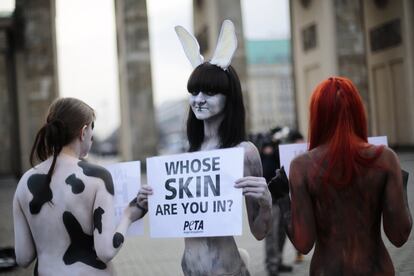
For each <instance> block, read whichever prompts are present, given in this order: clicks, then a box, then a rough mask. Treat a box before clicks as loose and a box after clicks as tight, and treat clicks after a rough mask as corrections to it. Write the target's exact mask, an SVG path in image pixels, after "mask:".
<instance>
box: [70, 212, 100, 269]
mask: <svg viewBox="0 0 414 276" xmlns="http://www.w3.org/2000/svg"><path fill="white" fill-rule="evenodd" d="M63 224H64V225H65V228H66V231H67V232H68V234H69V237H70V245H69V247H68V249H66V252H65V254H64V255H63V262H64V263H65V264H66V265H71V264H74V263H76V262H81V263H84V264H86V265H89V266H92V267H94V268H96V269H105V268H106V264H105V263H104V262H102V261H101V260H99V259H98V256H97V255H96V251H95V248H94V244H93V236H91V235H88V234H85V233H84V232H83V230H82V227H81V225H80V224H79V222H78V221H77V219H76V218H75V217H74V216H73V214H72V213H71V212H68V211H66V212H64V213H63Z"/></svg>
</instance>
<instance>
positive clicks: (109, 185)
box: [78, 161, 115, 195]
mask: <svg viewBox="0 0 414 276" xmlns="http://www.w3.org/2000/svg"><path fill="white" fill-rule="evenodd" d="M78 166H79V167H80V168H81V169H82V173H83V174H84V175H86V176H90V177H95V178H98V179H101V180H102V182H103V184H104V186H105V188H106V190H107V192H108V193H110V194H111V195H114V194H115V193H114V183H113V180H112V175H111V173H110V172H109V171H108V170H107V169H106V168H104V167H102V166H99V165H96V164H92V163H89V162H86V161H79V162H78Z"/></svg>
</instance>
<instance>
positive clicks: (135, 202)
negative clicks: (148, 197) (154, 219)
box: [129, 198, 137, 207]
mask: <svg viewBox="0 0 414 276" xmlns="http://www.w3.org/2000/svg"><path fill="white" fill-rule="evenodd" d="M135 206H137V198H134V199H133V200H131V202H129V207H135Z"/></svg>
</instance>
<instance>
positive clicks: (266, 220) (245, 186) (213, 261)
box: [137, 20, 272, 276]
mask: <svg viewBox="0 0 414 276" xmlns="http://www.w3.org/2000/svg"><path fill="white" fill-rule="evenodd" d="M176 31H177V34H178V36H179V38H180V40H181V42H182V43H183V47H184V50H185V52H186V54H187V57H188V58H189V59H190V62H191V63H192V64H193V66H194V67H195V69H194V71H193V73H192V74H191V76H190V78H189V80H188V83H187V90H188V91H189V93H190V95H189V104H190V110H189V114H188V120H187V137H188V141H189V144H190V149H189V151H190V152H194V151H206V150H212V149H219V148H229V147H242V148H244V150H245V154H244V175H245V177H244V178H241V179H239V180H237V181H236V183H234V184H232V183H226V184H229V185H234V187H235V188H238V189H242V190H243V195H244V196H245V202H246V209H247V214H248V220H249V226H250V230H251V232H252V234H253V235H254V237H255V238H256V239H258V240H261V239H263V238H264V237H265V236H266V234H267V232H268V231H269V229H270V225H271V208H272V207H271V196H270V192H269V190H268V188H267V184H266V180H265V179H264V178H263V177H262V165H261V161H260V156H259V152H258V150H257V148H256V147H255V146H254V145H253V144H252V143H250V142H247V141H245V111H244V105H243V97H242V92H241V86H240V81H239V78H238V76H237V73H236V71H235V70H234V69H233V67H232V66H231V65H230V61H231V58H232V56H233V54H234V51H235V50H236V46H237V40H236V36H235V32H234V26H233V23H232V22H231V21H229V20H226V21H224V22H223V26H222V29H221V32H220V37H219V42H218V45H217V48H216V52H215V54H214V56H213V58H212V60H211V61H209V62H203V60H202V58H201V56H200V54H199V52H198V51H199V47H198V44H197V42H196V40H195V38H194V37H193V36H191V35H190V34H189V33H188V32H187V31H186V30H185V29H183V28H182V27H176ZM151 194H152V189H151V187H149V186H143V187H142V188H141V190H140V192H139V193H138V197H137V200H138V204H140V206H142V207H144V208H146V207H147V200H148V196H149V195H151ZM184 243H185V249H184V254H183V258H182V262H181V267H182V270H183V273H184V275H186V276H190V275H239V276H246V275H250V274H249V271H248V269H247V264H246V263H245V261H246V260H245V259H246V258H245V259H242V254H241V252H243V251H241V250H239V249H238V248H237V245H236V243H235V240H234V237H233V236H225V237H198V238H185V240H184ZM243 255H244V256H245V254H243Z"/></svg>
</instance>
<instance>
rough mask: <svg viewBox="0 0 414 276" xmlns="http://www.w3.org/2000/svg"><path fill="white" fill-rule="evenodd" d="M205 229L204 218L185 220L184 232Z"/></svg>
mask: <svg viewBox="0 0 414 276" xmlns="http://www.w3.org/2000/svg"><path fill="white" fill-rule="evenodd" d="M203 230H204V222H203V221H202V220H190V221H187V220H186V221H184V228H183V231H184V233H188V232H192V233H194V232H203Z"/></svg>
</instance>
